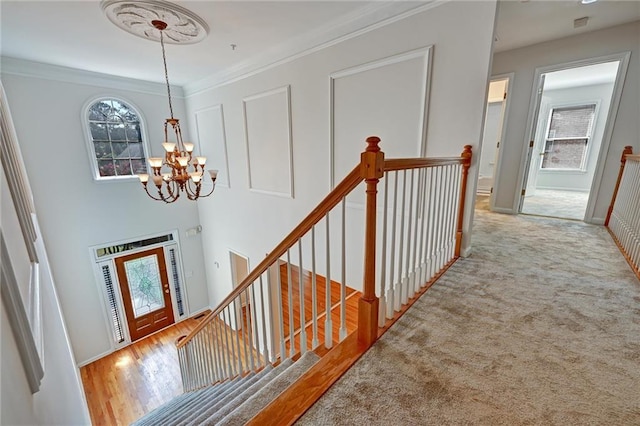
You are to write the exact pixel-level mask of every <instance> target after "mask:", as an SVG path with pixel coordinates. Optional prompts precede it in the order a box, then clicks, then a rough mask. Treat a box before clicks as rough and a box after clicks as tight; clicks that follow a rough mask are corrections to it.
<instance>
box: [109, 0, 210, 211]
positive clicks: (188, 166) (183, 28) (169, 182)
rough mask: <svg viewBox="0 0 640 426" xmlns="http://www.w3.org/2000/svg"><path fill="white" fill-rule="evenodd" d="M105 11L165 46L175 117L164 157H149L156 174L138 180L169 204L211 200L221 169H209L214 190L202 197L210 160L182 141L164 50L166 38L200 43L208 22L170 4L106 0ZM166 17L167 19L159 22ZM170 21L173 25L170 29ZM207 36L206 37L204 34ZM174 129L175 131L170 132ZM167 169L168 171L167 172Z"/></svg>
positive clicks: (130, 29)
mask: <svg viewBox="0 0 640 426" xmlns="http://www.w3.org/2000/svg"><path fill="white" fill-rule="evenodd" d="M102 8H103V10H104V11H105V12H106V13H107V16H108V17H109V19H110V20H111V21H112V22H113V23H115V24H116V25H117V26H119V27H120V28H122V29H124V30H125V31H127V32H130V33H132V34H135V35H138V36H140V37H143V38H147V39H153V40H156V39H158V40H159V41H160V46H161V47H162V62H163V64H164V77H165V81H166V84H167V97H168V98H169V112H170V114H171V118H167V119H166V120H165V123H164V143H163V144H162V147H163V148H164V150H165V155H164V158H162V157H151V158H149V167H150V168H151V170H152V174H151V175H149V174H140V175H138V178H139V179H140V183H142V187H143V188H144V190H145V192H146V193H147V195H149V197H151V198H153V199H154V200H157V201H164V202H165V203H173V202H174V201H176V200H177V199H178V198H179V197H180V195H181V194H182V193H183V192H184V193H185V194H186V197H187V198H188V199H189V200H197V199H198V198H201V197H208V196H209V195H211V194H212V193H213V191H214V190H215V188H216V178H217V175H218V171H217V170H208V173H209V176H210V177H211V181H212V183H213V187H212V188H211V191H210V192H209V193H207V194H202V193H201V192H200V191H201V189H202V182H203V178H204V172H205V168H204V167H205V165H206V163H207V158H206V157H201V156H194V155H193V148H194V145H193V144H192V143H190V142H184V141H183V140H182V131H181V130H180V120H178V119H177V118H175V117H174V116H173V105H172V103H171V86H170V85H169V73H168V72H167V58H166V53H165V48H164V36H165V32H167V37H168V38H169V40H170V41H172V42H174V43H194V42H197V41H200V40H201V39H202V38H204V36H206V33H207V32H208V27H207V26H206V23H205V22H204V21H203V20H202V19H200V18H199V17H198V16H196V15H194V14H193V13H191V12H190V11H188V10H187V9H184V8H182V7H180V6H177V5H174V4H172V3H169V2H166V1H158V0H142V1H137V2H131V1H122V0H104V1H103V2H102ZM151 18H157V19H151ZM159 18H164V19H159ZM167 21H170V22H171V23H172V24H173V25H172V26H171V27H169V24H168V23H167ZM203 34H204V35H203ZM169 127H171V130H169ZM170 133H172V134H173V135H175V142H171V141H170V140H169V134H170ZM163 168H164V170H163ZM149 178H151V183H152V184H153V185H154V186H155V187H156V189H157V195H154V194H152V192H153V191H151V192H150V191H149V187H150V185H149Z"/></svg>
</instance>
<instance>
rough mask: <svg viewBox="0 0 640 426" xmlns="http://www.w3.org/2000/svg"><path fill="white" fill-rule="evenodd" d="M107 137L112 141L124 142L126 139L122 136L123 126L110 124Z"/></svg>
mask: <svg viewBox="0 0 640 426" xmlns="http://www.w3.org/2000/svg"><path fill="white" fill-rule="evenodd" d="M108 126H109V136H110V137H111V140H112V141H126V140H127V137H126V136H125V134H124V124H111V123H109V125H108Z"/></svg>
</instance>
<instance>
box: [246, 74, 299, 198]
mask: <svg viewBox="0 0 640 426" xmlns="http://www.w3.org/2000/svg"><path fill="white" fill-rule="evenodd" d="M242 111H243V116H244V130H245V142H246V147H247V170H248V177H249V189H250V190H252V191H255V192H261V193H264V194H270V195H277V196H281V197H287V198H294V191H293V140H292V130H291V120H292V117H291V87H290V86H289V85H287V86H284V87H279V88H276V89H273V90H269V91H266V92H262V93H258V94H255V95H252V96H248V97H245V98H243V99H242Z"/></svg>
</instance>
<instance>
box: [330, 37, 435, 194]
mask: <svg viewBox="0 0 640 426" xmlns="http://www.w3.org/2000/svg"><path fill="white" fill-rule="evenodd" d="M432 58H433V46H432V45H430V46H425V47H421V48H419V49H414V50H410V51H408V52H404V53H400V54H398V55H393V56H388V57H386V58H382V59H377V60H375V61H371V62H367V63H364V64H360V65H356V66H353V67H349V68H346V69H343V70H340V71H336V72H333V73H331V74H330V75H329V143H330V147H329V151H330V154H329V157H330V161H331V164H330V173H329V174H330V179H331V182H330V184H331V188H333V187H335V185H336V184H337V182H336V175H335V174H336V170H335V168H336V166H335V162H336V140H335V139H336V135H335V132H336V126H335V120H336V116H335V108H336V105H335V103H336V93H335V83H336V80H338V79H340V78H343V77H348V76H353V75H355V74H359V73H364V72H366V71H371V70H374V69H377V68H382V67H385V66H389V65H394V64H398V63H401V62H405V61H410V60H413V59H422V61H423V70H424V75H423V76H422V77H421V81H422V87H421V88H420V93H421V94H422V96H423V97H422V101H421V105H420V129H419V133H420V140H419V141H418V145H417V147H416V156H422V157H423V156H424V155H425V153H426V148H427V147H426V143H427V123H428V114H429V93H430V90H431V69H432V63H433V60H432ZM363 148H364V144H363Z"/></svg>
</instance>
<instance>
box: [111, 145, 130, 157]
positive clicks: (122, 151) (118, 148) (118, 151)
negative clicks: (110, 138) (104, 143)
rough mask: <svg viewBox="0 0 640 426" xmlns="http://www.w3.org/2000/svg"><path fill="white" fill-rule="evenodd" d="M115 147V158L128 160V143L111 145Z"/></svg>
mask: <svg viewBox="0 0 640 426" xmlns="http://www.w3.org/2000/svg"><path fill="white" fill-rule="evenodd" d="M111 145H112V146H113V156H114V157H115V158H128V157H129V154H128V153H127V143H126V142H114V143H112V144H111Z"/></svg>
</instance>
